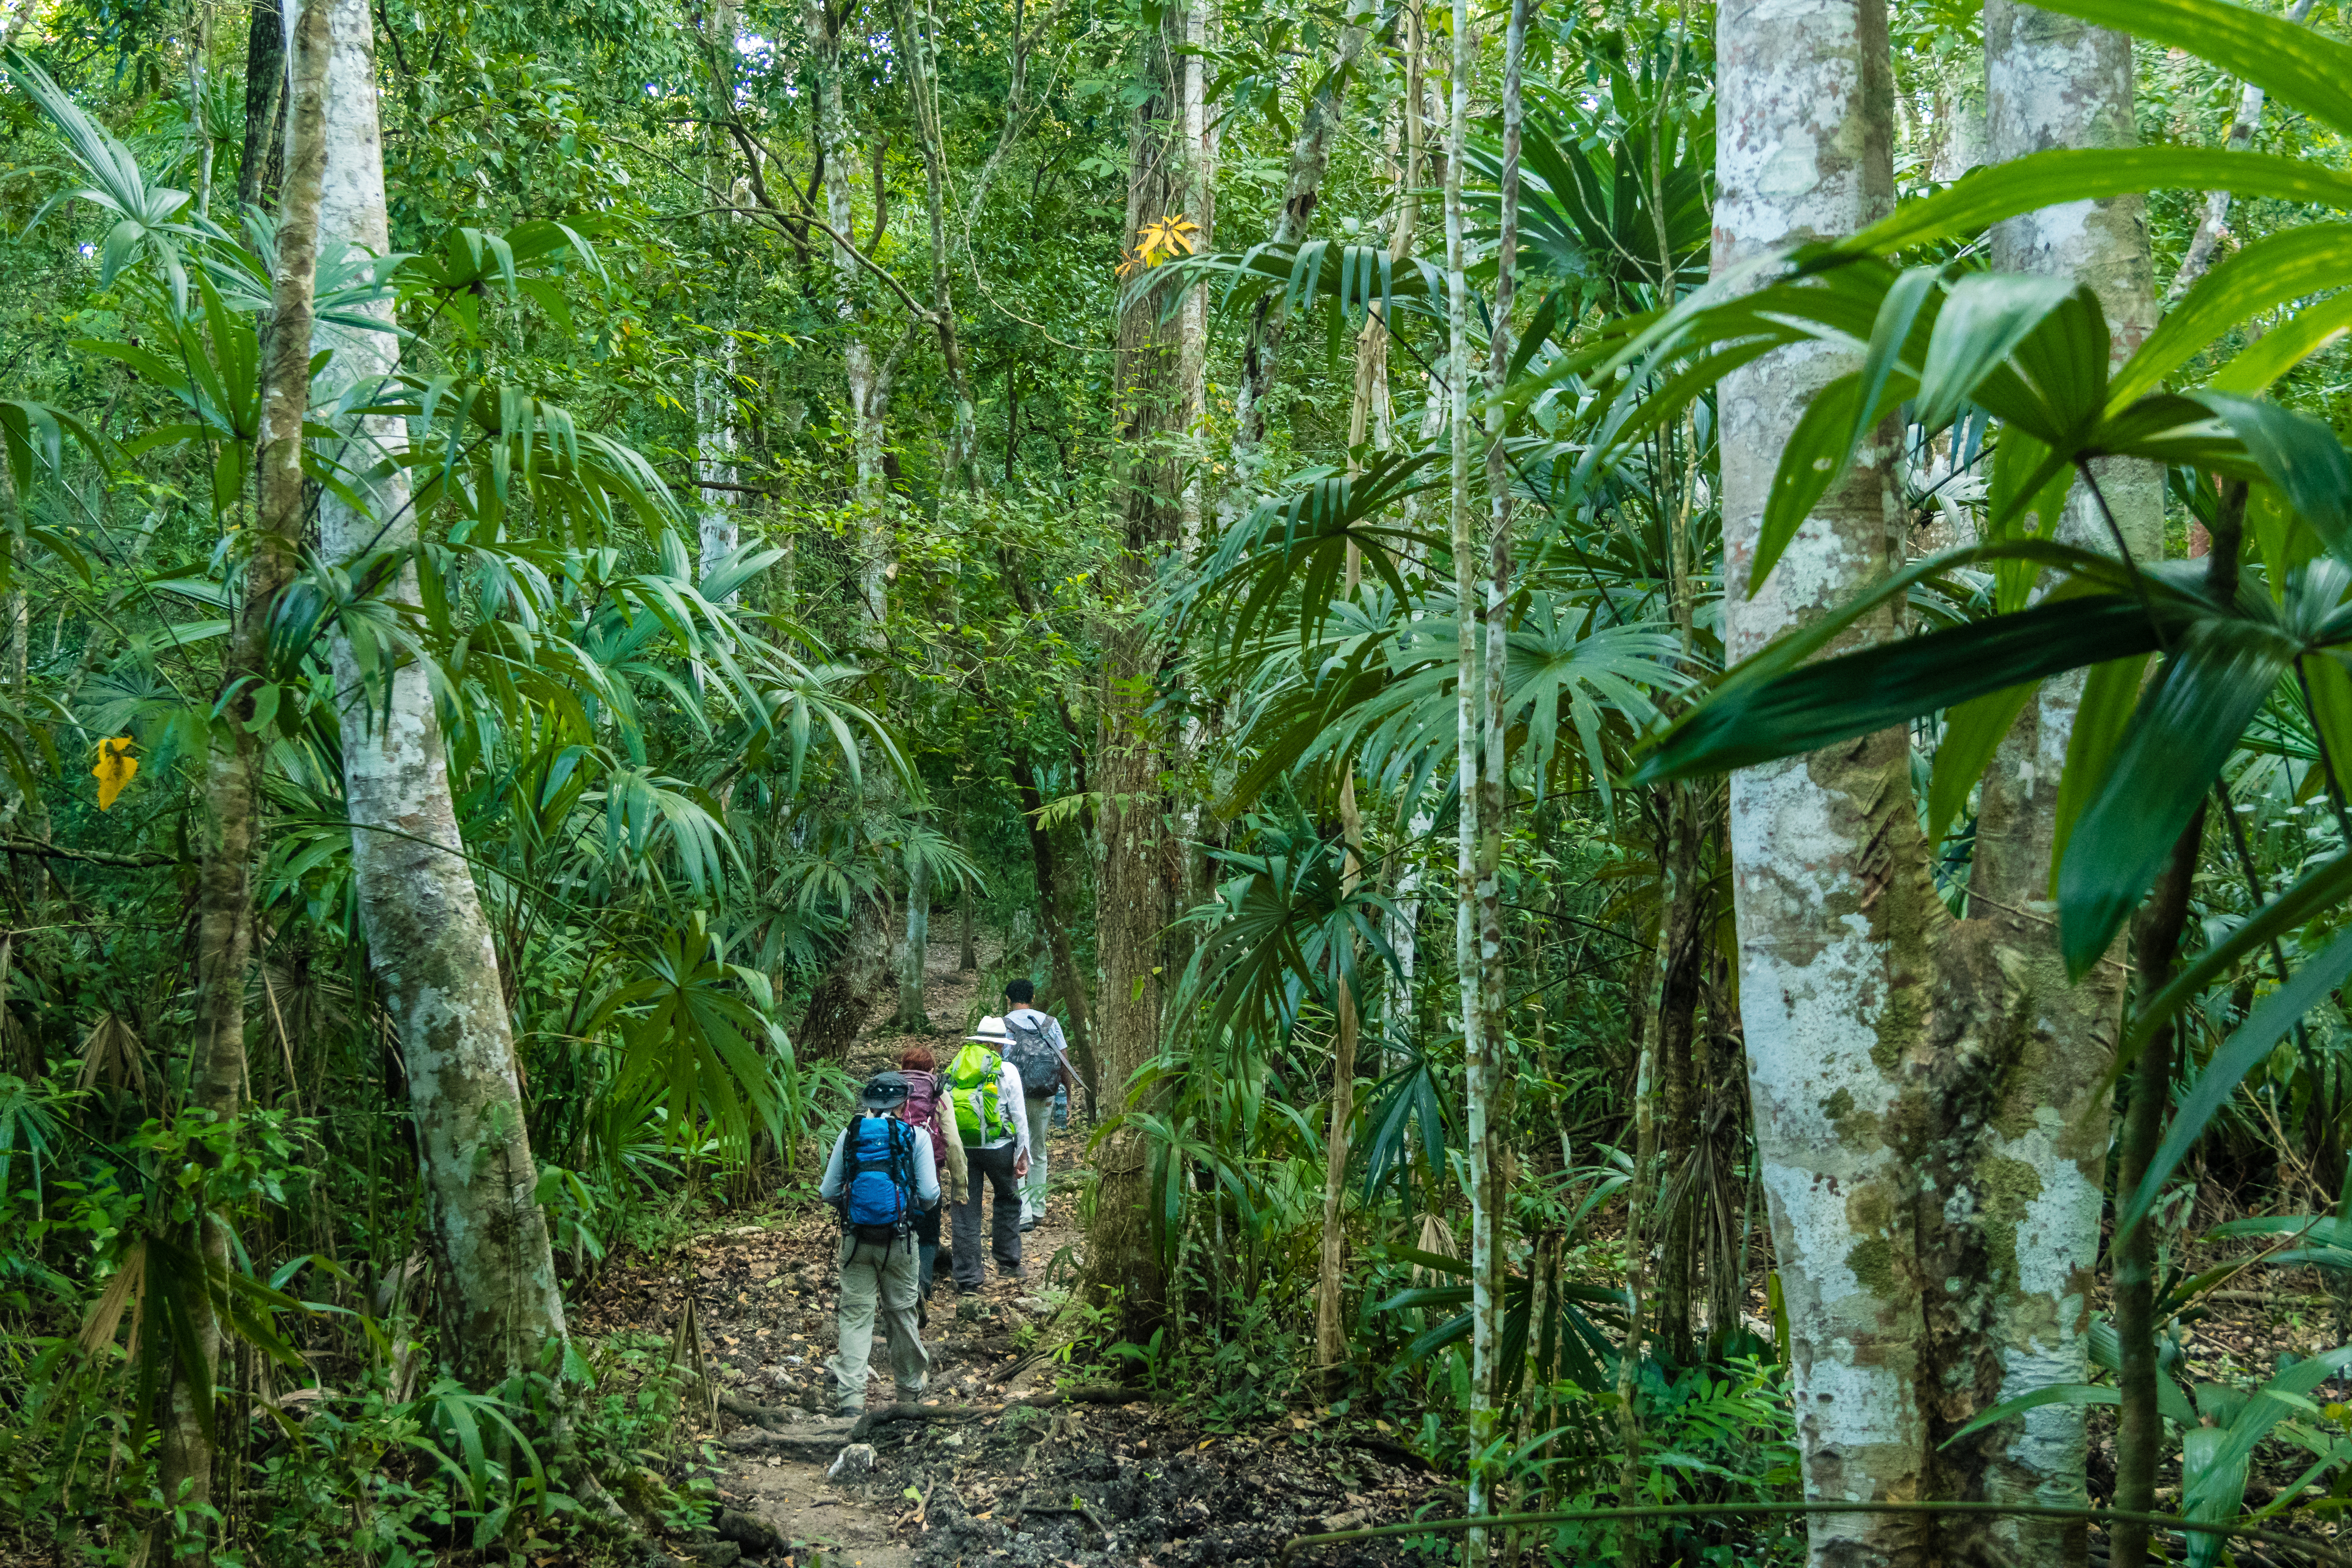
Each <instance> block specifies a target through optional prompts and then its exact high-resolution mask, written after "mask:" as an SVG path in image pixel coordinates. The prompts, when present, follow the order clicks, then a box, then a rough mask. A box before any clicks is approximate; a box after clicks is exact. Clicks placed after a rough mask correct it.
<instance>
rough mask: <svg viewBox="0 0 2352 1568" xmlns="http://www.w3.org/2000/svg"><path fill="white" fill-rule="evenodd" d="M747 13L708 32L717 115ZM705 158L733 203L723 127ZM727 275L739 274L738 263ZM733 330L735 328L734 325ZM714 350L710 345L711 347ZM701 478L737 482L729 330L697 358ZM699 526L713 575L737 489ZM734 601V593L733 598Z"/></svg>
mask: <svg viewBox="0 0 2352 1568" xmlns="http://www.w3.org/2000/svg"><path fill="white" fill-rule="evenodd" d="M706 28H707V30H706V31H705V33H704V35H703V40H702V47H703V52H704V54H705V55H706V56H707V57H708V59H709V69H710V107H711V113H712V114H713V116H726V115H731V114H733V113H734V110H735V64H736V59H737V54H736V35H737V33H738V31H739V30H740V12H739V11H738V9H737V7H736V5H735V0H717V3H716V4H714V5H712V6H711V8H710V15H709V19H708V21H707V23H706ZM703 137H704V147H703V156H704V159H705V161H706V162H707V164H708V167H709V186H710V200H711V201H712V202H714V203H717V204H723V205H732V204H733V197H732V193H731V187H732V185H733V183H734V182H733V181H732V180H731V179H730V177H729V173H728V152H727V141H726V136H725V133H724V132H723V131H720V130H719V127H718V126H716V125H709V126H706V127H704V129H703ZM734 223H735V219H734V217H733V215H732V214H716V215H714V216H713V217H711V218H710V219H709V225H710V226H709V232H708V235H707V236H706V237H707V239H708V242H709V246H710V248H711V251H712V253H713V254H714V256H724V255H725V254H726V252H727V251H728V249H729V246H728V244H727V235H728V234H729V232H730V229H731V228H732V227H733V225H734ZM727 271H728V272H729V273H730V274H731V273H732V272H733V267H732V264H731V263H730V264H729V266H728V267H727ZM730 325H731V323H730ZM706 346H707V345H706ZM694 445H695V468H694V476H695V478H696V479H698V480H703V481H708V482H709V483H710V484H713V485H732V484H734V483H735V482H736V469H735V449H736V438H735V338H734V334H733V333H732V332H730V333H728V335H727V338H726V341H725V346H724V347H723V348H722V349H720V350H719V358H718V359H717V360H715V361H714V360H713V359H712V358H711V357H710V356H709V354H707V353H701V354H697V355H696V356H695V361H694ZM695 501H696V507H695V524H696V531H697V533H698V535H699V536H700V537H699V540H698V543H699V545H700V549H699V551H698V553H697V555H696V558H695V560H696V570H697V572H698V575H700V576H703V577H709V575H710V572H711V570H712V569H713V568H714V567H716V566H718V565H719V562H721V561H723V560H725V559H727V558H728V557H729V556H731V555H733V554H734V553H735V550H736V548H737V547H738V546H739V545H740V543H741V535H740V529H739V527H738V521H737V517H736V507H735V492H733V491H731V490H722V489H702V490H700V491H699V492H698V494H697V496H696V497H695ZM728 597H729V598H730V599H731V598H733V597H734V596H733V595H731V594H730V595H729V596H728Z"/></svg>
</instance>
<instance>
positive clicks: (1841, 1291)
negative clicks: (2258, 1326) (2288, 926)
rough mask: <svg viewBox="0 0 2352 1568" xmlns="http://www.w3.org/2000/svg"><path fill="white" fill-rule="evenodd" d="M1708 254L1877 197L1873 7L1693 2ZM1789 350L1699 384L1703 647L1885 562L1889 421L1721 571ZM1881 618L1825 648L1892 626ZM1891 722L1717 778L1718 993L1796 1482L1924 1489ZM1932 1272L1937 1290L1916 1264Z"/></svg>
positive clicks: (1882, 122)
mask: <svg viewBox="0 0 2352 1568" xmlns="http://www.w3.org/2000/svg"><path fill="white" fill-rule="evenodd" d="M1716 51H1717V158H1718V162H1717V180H1718V185H1717V200H1716V206H1715V236H1716V250H1715V261H1716V267H1717V270H1718V271H1720V270H1722V269H1723V268H1725V267H1728V266H1730V265H1732V264H1734V263H1737V262H1740V261H1744V260H1746V259H1747V258H1748V257H1750V256H1756V255H1758V254H1759V253H1764V252H1769V251H1773V250H1777V249H1779V248H1780V247H1782V246H1788V245H1791V244H1795V243H1798V242H1801V241H1805V240H1812V239H1831V238H1835V237H1837V236H1839V235H1846V234H1851V233H1853V232H1854V231H1855V230H1857V229H1860V228H1862V227H1864V225H1867V224H1869V223H1871V222H1873V221H1874V220H1875V219H1877V218H1879V217H1882V216H1884V215H1885V214H1886V212H1887V211H1888V210H1889V209H1890V208H1891V207H1892V206H1893V204H1894V186H1895V181H1894V166H1893V157H1892V148H1891V131H1892V127H1891V120H1892V115H1893V108H1892V96H1893V85H1892V70H1891V66H1890V63H1889V60H1888V55H1887V35H1886V13H1885V6H1884V5H1883V3H1882V0H1772V3H1769V4H1765V3H1761V0H1734V3H1733V4H1731V5H1726V6H1724V7H1722V8H1721V9H1720V10H1719V11H1718V12H1717V27H1716ZM1859 359H1860V356H1859V354H1858V353H1857V352H1856V351H1855V350H1853V349H1850V348H1847V347H1843V346H1838V345H1831V344H1827V343H1809V344H1804V345H1800V346H1796V347H1792V348H1790V349H1788V350H1782V351H1780V352H1778V353H1775V354H1773V355H1770V356H1768V357H1767V358H1765V359H1763V360H1761V361H1758V362H1756V363H1755V364H1753V365H1750V366H1748V367H1746V368H1744V369H1742V370H1739V371H1736V372H1734V373H1733V374H1731V375H1728V376H1727V377H1725V378H1724V381H1723V383H1722V386H1721V388H1720V391H1719V393H1718V402H1719V406H1720V408H1721V445H1722V453H1723V517H1724V545H1725V564H1724V580H1725V582H1726V584H1727V588H1728V591H1727V593H1726V595H1725V599H1724V617H1725V622H1726V624H1725V641H1726V643H1727V650H1726V652H1727V656H1728V657H1730V658H1735V659H1736V658H1740V657H1744V656H1746V655H1748V654H1750V653H1754V652H1756V651H1757V650H1758V649H1759V648H1760V647H1762V646H1763V645H1764V644H1765V643H1768V642H1769V641H1770V640H1771V639H1772V638H1773V637H1775V636H1777V635H1778V634H1780V632H1784V631H1786V630H1788V629H1789V628H1790V627H1792V626H1796V625H1800V624H1802V623H1803V622H1808V621H1811V620H1813V619H1815V618H1816V617H1817V616H1818V615H1819V614H1820V613H1822V612H1824V611H1826V610H1828V609H1830V608H1831V607H1832V606H1834V605H1837V604H1839V603H1842V602H1843V601H1845V600H1846V599H1847V598H1849V597H1850V596H1851V595H1852V593H1853V591H1855V590H1856V589H1857V588H1858V587H1859V586H1860V585H1862V584H1863V583H1865V582H1870V581H1874V580H1876V579H1878V578H1880V577H1882V576H1884V575H1885V572H1886V571H1887V570H1889V569H1890V568H1892V567H1893V566H1894V565H1895V563H1897V562H1898V561H1899V560H1900V559H1901V545H1900V542H1899V538H1898V534H1899V530H1900V528H1901V517H1900V512H1899V507H1898V506H1897V500H1896V497H1895V493H1894V490H1893V487H1892V486H1891V484H1890V483H1889V474H1890V467H1891V465H1892V462H1893V460H1894V458H1895V451H1894V446H1895V443H1894V442H1893V441H1892V440H1891V439H1889V435H1890V434H1891V433H1887V432H1882V433H1880V434H1879V436H1878V437H1877V438H1875V439H1874V440H1873V441H1871V442H1869V443H1867V444H1865V445H1864V450H1863V451H1862V453H1861V454H1860V455H1859V456H1858V458H1857V461H1856V463H1855V465H1854V468H1853V472H1852V474H1851V475H1850V476H1848V478H1847V479H1846V480H1845V481H1844V482H1843V484H1841V485H1840V486H1838V487H1836V488H1835V489H1833V490H1832V491H1831V492H1830V494H1828V495H1827V496H1825V497H1822V502H1821V504H1820V506H1819V507H1816V508H1815V511H1814V513H1813V516H1812V517H1811V518H1810V519H1809V520H1808V522H1807V523H1806V524H1805V526H1804V527H1803V528H1801V529H1800V530H1799V532H1798V534H1797V537H1796V538H1795V540H1794V541H1793V542H1792V543H1791V544H1790V547H1789V549H1788V553H1787V554H1786V555H1784V556H1783V557H1782V559H1781V560H1780V564H1779V566H1778V567H1777V568H1776V569H1775V570H1774V571H1773V573H1772V575H1771V577H1770V578H1769V580H1767V581H1766V582H1765V584H1764V585H1763V587H1762V589H1761V591H1759V593H1758V594H1757V595H1756V596H1755V597H1754V598H1753V599H1750V598H1748V597H1747V596H1746V594H1745V592H1744V585H1745V583H1746V582H1747V579H1748V566H1749V563H1750V562H1751V561H1752V560H1753V559H1754V558H1755V553H1756V544H1757V536H1758V528H1759V523H1760V521H1761V518H1762V514H1763V508H1764V502H1765V498H1766V497H1767V495H1768V494H1769V489H1770V486H1771V480H1772V473H1773V468H1774V466H1775V465H1776V464H1777V462H1778V461H1779V458H1780V450H1781V448H1782V447H1783V446H1784V445H1785V444H1787V442H1788V438H1789V434H1790V431H1791V430H1792V429H1793V427H1794V426H1795V423H1796V421H1797V419H1798V417H1799V416H1800V415H1801V413H1803V411H1804V409H1805V408H1806V406H1807V405H1808V404H1809V403H1810V402H1811V401H1812V398H1813V395H1814V394H1815V393H1816V392H1819V391H1820V389H1821V388H1822V386H1824V385H1825V384H1827V383H1828V382H1830V381H1832V379H1834V378H1835V377H1837V376H1839V375H1841V374H1843V373H1844V372H1846V371H1851V370H1853V369H1854V368H1855V366H1856V365H1857V363H1858V362H1859ZM1898 630H1899V629H1898V626H1897V623H1896V620H1895V616H1894V614H1893V613H1892V612H1883V613H1881V614H1879V615H1877V616H1876V617H1874V619H1872V620H1870V621H1868V622H1864V624H1863V625H1862V626H1860V627H1859V628H1857V629H1856V631H1855V632H1854V633H1853V634H1852V635H1851V636H1850V637H1849V639H1848V642H1849V643H1856V642H1864V641H1870V642H1875V641H1883V640H1885V639H1886V638H1888V637H1891V636H1894V635H1896V634H1897V633H1898ZM1910 752H1911V747H1910V737H1909V735H1908V733H1907V732H1906V731H1905V730H1900V729H1895V730H1888V731H1885V732H1883V733H1882V734H1879V735H1876V736H1873V737H1868V738H1866V739H1864V740H1861V741H1858V742H1853V743H1851V744H1848V745H1845V746H1842V747H1837V748H1835V749H1834V750H1832V751H1828V752H1821V753H1816V754H1814V755H1812V756H1810V757H1801V758H1789V759H1788V760H1786V761H1782V762H1776V763H1769V764H1767V765H1765V766H1762V767H1759V768H1746V769H1743V770H1742V771H1740V772H1738V773H1735V774H1734V775H1732V779H1731V786H1730V821H1731V854H1732V877H1733V890H1734V895H1735V899H1736V903H1737V909H1738V930H1739V963H1740V980H1739V997H1740V1004H1741V1012H1742V1021H1743V1026H1744V1029H1745V1032H1746V1036H1747V1041H1748V1083H1749V1092H1750V1093H1751V1094H1752V1096H1753V1097H1754V1102H1755V1115H1756V1141H1757V1152H1758V1157H1759V1160H1760V1162H1761V1165H1762V1171H1763V1177H1764V1186H1765V1191H1766V1196H1767V1198H1768V1200H1769V1207H1770V1215H1771V1223H1772V1234H1773V1241H1774V1249H1775V1253H1776V1255H1777V1257H1778V1259H1779V1261H1780V1279H1781V1289H1782V1292H1783V1295H1784V1298H1785V1300H1786V1302H1787V1311H1788V1318H1789V1336H1790V1360H1791V1362H1792V1364H1793V1371H1794V1375H1795V1383H1796V1390H1795V1392H1796V1409H1797V1441H1798V1448H1799V1453H1800V1457H1801V1462H1802V1465H1803V1469H1804V1479H1805V1495H1806V1496H1807V1497H1808V1498H1818V1499H1822V1500H1856V1501H1860V1500H1896V1499H1909V1498H1917V1497H1920V1496H1923V1495H1925V1493H1924V1485H1925V1482H1926V1479H1927V1475H1926V1471H1927V1454H1926V1451H1925V1448H1924V1444H1923V1441H1922V1433H1923V1429H1924V1426H1923V1418H1924V1412H1923V1411H1922V1410H1921V1408H1920V1403H1919V1396H1918V1393H1917V1389H1916V1376H1917V1374H1918V1371H1919V1367H1920V1349H1919V1346H1918V1343H1917V1340H1918V1337H1919V1335H1918V1325H1919V1321H1920V1317H1919V1302H1918V1282H1917V1281H1916V1278H1915V1277H1914V1276H1913V1275H1912V1274H1911V1273H1910V1272H1909V1271H1908V1270H1906V1267H1905V1262H1904V1260H1906V1259H1909V1258H1911V1257H1913V1256H1916V1251H1915V1246H1914V1238H1913V1235H1912V1218H1913V1215H1914V1213H1915V1208H1916V1201H1915V1200H1916V1194H1917V1193H1918V1190H1919V1187H1918V1181H1917V1177H1916V1175H1915V1174H1914V1173H1913V1172H1912V1171H1911V1170H1910V1168H1909V1165H1908V1161H1907V1160H1906V1158H1905V1157H1904V1155H1903V1153H1902V1151H1901V1150H1900V1149H1899V1148H1898V1146H1897V1141H1896V1139H1895V1137H1894V1136H1892V1135H1891V1134H1892V1131H1893V1127H1892V1118H1893V1116H1894V1114H1895V1112H1896V1110H1897V1108H1898V1105H1897V1102H1898V1097H1899V1096H1900V1094H1901V1092H1902V1091H1903V1089H1904V1087H1905V1084H1904V1069H1905V1066H1906V1061H1908V1060H1909V1059H1910V1058H1911V1056H1912V1055H1913V1053H1914V1051H1915V1050H1916V1044H1917V1040H1918V1037H1919V1035H1920V1033H1921V1032H1922V1031H1921V1019H1922V1015H1923V1013H1924V1011H1925V1008H1926V1000H1927V998H1926V997H1925V996H1923V995H1922V992H1923V991H1924V989H1925V988H1926V982H1927V973H1926V970H1927V952H1926V950H1925V927H1926V910H1925V904H1926V903H1927V902H1928V901H1931V900H1932V899H1933V897H1934V894H1933V890H1932V888H1931V887H1930V886H1927V885H1926V884H1925V878H1924V876H1923V875H1922V874H1921V873H1920V872H1919V871H1918V868H1919V867H1920V866H1921V865H1922V864H1923V859H1922V846H1921V845H1920V844H1919V842H1918V838H1919V834H1918V830H1917V827H1916V810H1915V808H1914V807H1913V805H1912V799H1911V779H1910ZM1938 1283H1939V1284H1940V1281H1938ZM1810 1535H1811V1561H1812V1563H1814V1564H1816V1568H1864V1565H1869V1564H1881V1563H1886V1564H1892V1563H1898V1562H1899V1563H1914V1562H1924V1561H1926V1560H1927V1554H1926V1552H1925V1549H1924V1545H1923V1543H1924V1542H1925V1541H1926V1539H1927V1535H1928V1531H1927V1529H1926V1528H1925V1527H1924V1525H1923V1523H1922V1521H1919V1520H1918V1519H1916V1518H1906V1517H1898V1516H1893V1515H1867V1514H1853V1515H1838V1516H1824V1517H1822V1518H1821V1519H1819V1520H1816V1521H1813V1523H1812V1525H1811V1531H1810Z"/></svg>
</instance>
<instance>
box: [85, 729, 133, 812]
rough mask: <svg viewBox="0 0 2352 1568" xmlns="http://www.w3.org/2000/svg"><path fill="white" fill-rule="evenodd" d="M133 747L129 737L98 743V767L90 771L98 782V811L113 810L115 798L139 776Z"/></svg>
mask: <svg viewBox="0 0 2352 1568" xmlns="http://www.w3.org/2000/svg"><path fill="white" fill-rule="evenodd" d="M138 772H139V759H138V758H135V757H133V756H131V737H129V736H127V735H119V736H117V737H114V738H113V739H112V740H101V741H100V742H99V743H98V766H96V767H95V768H91V769H90V770H89V775H90V777H91V778H93V779H97V780H98V809H99V810H101V811H104V810H111V809H112V808H113V805H114V798H115V797H116V796H117V795H120V794H121V793H122V791H123V789H125V788H127V787H128V786H129V785H130V783H131V779H133V778H135V777H136V776H137V775H138Z"/></svg>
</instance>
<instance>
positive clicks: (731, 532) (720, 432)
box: [694, 338, 741, 600]
mask: <svg viewBox="0 0 2352 1568" xmlns="http://www.w3.org/2000/svg"><path fill="white" fill-rule="evenodd" d="M725 353H726V359H725V361H724V362H723V363H722V364H713V363H712V362H711V361H709V360H707V359H706V360H698V361H696V363H695V367H694V434H695V447H696V450H697V452H698V460H697V462H696V463H695V465H694V468H695V477H696V478H697V479H700V480H706V481H709V482H712V483H715V484H720V485H732V484H734V483H735V476H736V468H735V341H734V340H733V339H732V338H730V339H729V340H728V341H727V348H726V350H725ZM698 501H699V503H700V504H699V505H698V507H696V522H697V523H698V526H699V527H698V531H699V533H700V536H701V540H700V542H701V550H700V553H699V554H698V556H697V558H696V572H697V574H698V576H701V577H705V578H707V577H709V575H710V573H711V571H712V570H713V569H715V568H716V567H717V566H718V565H719V563H720V562H721V561H723V560H725V559H727V558H728V557H729V556H731V555H733V554H734V553H735V550H736V548H737V546H738V545H739V544H740V542H741V541H740V533H739V530H738V528H737V524H736V515H735V501H734V497H733V496H732V494H731V493H730V492H729V491H725V490H710V489H706V490H704V491H702V493H701V494H700V496H699V497H698ZM727 597H728V598H729V599H730V600H732V599H733V598H734V597H735V596H734V595H733V594H731V593H730V594H729V595H728V596H727Z"/></svg>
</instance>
